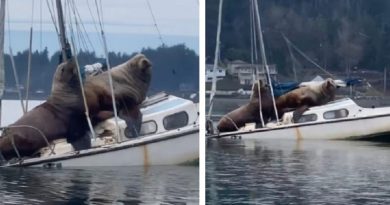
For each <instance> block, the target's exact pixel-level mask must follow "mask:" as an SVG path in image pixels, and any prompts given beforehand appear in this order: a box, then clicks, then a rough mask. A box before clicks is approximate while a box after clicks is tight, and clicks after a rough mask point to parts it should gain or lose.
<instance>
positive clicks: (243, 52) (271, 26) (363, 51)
mask: <svg viewBox="0 0 390 205" xmlns="http://www.w3.org/2000/svg"><path fill="white" fill-rule="evenodd" d="M218 3H219V1H218V0H207V1H206V43H207V45H206V56H207V58H206V59H207V61H208V62H209V63H211V62H212V60H213V58H214V49H215V39H216V36H215V35H216V30H217V17H218ZM259 6H260V15H261V18H262V27H263V34H264V40H265V46H266V52H267V58H268V60H269V63H273V64H277V66H278V69H279V72H281V73H289V72H290V73H291V67H292V60H291V57H290V54H289V51H288V48H287V44H286V42H285V41H284V40H283V37H282V35H281V34H282V33H284V34H285V35H286V36H287V37H288V38H289V39H290V40H291V41H292V42H293V43H294V44H295V45H297V46H298V47H299V48H300V49H301V50H302V51H304V52H305V53H306V54H307V55H309V56H310V57H311V58H312V59H314V60H315V61H316V62H317V63H319V64H320V65H321V66H323V67H326V68H327V69H330V70H331V71H344V70H345V69H346V68H347V67H349V68H351V67H355V66H357V67H358V68H365V69H371V70H383V68H384V67H385V66H388V65H389V63H390V52H388V51H389V50H390V1H387V0H370V1H367V0H339V1H334V0H294V1H286V0H267V1H259ZM249 9H250V8H249V0H243V1H237V0H225V1H224V6H223V11H222V12H223V15H222V28H221V29H222V32H221V59H229V60H235V59H242V60H246V61H250V55H251V54H250V47H251V45H250V44H251V42H250V26H249V25H250V16H249ZM294 55H295V56H296V57H297V59H298V61H299V63H300V66H301V68H304V67H313V65H311V64H310V63H308V62H307V61H305V60H304V59H303V58H301V57H299V54H297V53H295V54H294Z"/></svg>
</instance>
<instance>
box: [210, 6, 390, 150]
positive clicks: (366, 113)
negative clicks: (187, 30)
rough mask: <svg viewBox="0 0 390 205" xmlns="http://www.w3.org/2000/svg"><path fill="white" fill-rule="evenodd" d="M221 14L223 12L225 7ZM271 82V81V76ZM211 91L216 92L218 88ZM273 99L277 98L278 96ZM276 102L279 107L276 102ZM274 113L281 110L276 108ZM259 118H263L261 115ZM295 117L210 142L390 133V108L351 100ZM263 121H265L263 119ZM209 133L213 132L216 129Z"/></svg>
mask: <svg viewBox="0 0 390 205" xmlns="http://www.w3.org/2000/svg"><path fill="white" fill-rule="evenodd" d="M221 2H222V0H221ZM251 2H252V6H253V8H254V10H253V13H254V14H255V15H257V16H256V18H257V24H258V27H257V28H258V29H259V31H258V35H259V42H260V49H261V55H262V60H263V63H264V65H266V66H265V67H266V68H267V63H266V57H265V49H264V43H263V42H262V31H261V23H260V16H259V10H258V5H257V1H256V0H252V1H251ZM219 12H221V7H220V11H219ZM219 24H220V21H219ZM217 44H218V42H217ZM217 46H218V45H217ZM268 82H269V83H270V82H271V79H270V78H269V76H268ZM272 87H273V86H270V88H271V89H270V90H271V93H272V94H273V90H272ZM258 90H260V89H258ZM211 92H215V89H214V90H212V91H211ZM272 97H273V99H275V98H274V96H272ZM273 103H274V106H275V101H274V102H273ZM274 110H277V109H276V108H275V109H274ZM210 113H211V111H210V112H209V117H210V116H211V115H210ZM275 116H278V114H277V113H275ZM259 117H260V118H261V119H262V115H261V112H260V116H259ZM292 118H293V112H286V113H284V115H283V117H282V118H281V119H276V121H275V122H271V123H268V124H263V125H262V126H261V127H260V128H259V127H258V126H257V125H256V123H251V122H249V123H247V124H245V126H243V127H241V128H238V129H237V130H236V131H230V132H221V133H218V132H214V133H210V134H208V135H207V136H206V137H207V139H210V140H218V139H220V138H232V139H234V140H240V141H243V142H247V141H249V142H251V141H253V140H259V139H277V140H279V139H293V140H302V139H332V140H333V139H372V138H376V137H379V136H386V135H389V134H390V126H389V123H388V122H389V120H390V107H382V108H375V107H372V108H363V107H360V106H358V105H357V104H356V103H355V102H354V101H353V100H351V99H349V98H344V99H339V100H336V101H332V102H329V103H327V104H325V105H322V106H316V107H311V108H309V109H308V110H307V111H305V112H304V113H303V115H302V117H301V118H300V119H299V121H297V122H293V120H292ZM262 122H264V121H263V120H262ZM209 124H210V123H209ZM209 130H211V131H212V130H213V129H209Z"/></svg>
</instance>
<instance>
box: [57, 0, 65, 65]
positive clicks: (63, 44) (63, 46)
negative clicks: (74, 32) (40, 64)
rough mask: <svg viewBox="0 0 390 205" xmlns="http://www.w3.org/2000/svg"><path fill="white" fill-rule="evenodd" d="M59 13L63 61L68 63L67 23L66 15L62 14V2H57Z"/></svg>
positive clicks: (58, 0) (59, 0)
mask: <svg viewBox="0 0 390 205" xmlns="http://www.w3.org/2000/svg"><path fill="white" fill-rule="evenodd" d="M56 6H57V12H58V27H60V36H59V37H60V42H61V50H62V61H66V60H67V57H66V42H67V41H66V36H65V23H64V14H63V12H62V4H61V0H56Z"/></svg>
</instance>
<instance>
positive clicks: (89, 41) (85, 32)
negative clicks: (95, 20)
mask: <svg viewBox="0 0 390 205" xmlns="http://www.w3.org/2000/svg"><path fill="white" fill-rule="evenodd" d="M87 2H88V1H87ZM72 6H73V9H74V11H75V15H76V16H77V18H78V19H79V22H80V23H79V24H80V25H81V29H80V30H81V32H82V33H81V34H82V36H83V39H84V42H85V44H86V45H87V41H88V43H89V45H90V46H91V49H92V50H95V48H94V46H93V43H92V41H91V39H90V37H89V35H88V32H87V30H86V29H85V26H84V23H83V20H82V18H81V16H80V12H79V11H78V9H77V7H76V4H75V2H74V0H73V1H72ZM84 34H85V37H84ZM85 39H86V40H87V41H86V40H85Z"/></svg>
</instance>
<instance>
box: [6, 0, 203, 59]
mask: <svg viewBox="0 0 390 205" xmlns="http://www.w3.org/2000/svg"><path fill="white" fill-rule="evenodd" d="M65 2H70V1H69V0H67V1H63V8H64V16H65V21H66V27H67V28H66V30H67V32H68V38H69V37H70V31H71V28H70V26H69V22H70V21H73V23H72V24H71V25H72V29H73V31H74V33H75V41H76V47H78V48H79V49H80V48H81V49H83V50H85V49H88V50H91V51H92V50H93V51H95V52H96V53H97V54H98V55H100V56H101V55H103V53H104V50H103V43H102V41H101V35H100V25H99V23H98V15H97V14H98V12H97V10H96V5H95V0H73V2H75V6H76V8H77V11H78V13H79V14H78V15H80V19H81V21H82V25H83V26H84V28H85V31H86V32H84V29H83V28H82V26H80V29H79V30H81V31H82V32H79V33H83V36H84V38H82V37H79V35H78V34H77V32H76V30H77V28H76V26H75V25H76V23H75V21H74V14H73V11H72V10H71V9H69V8H71V7H72V5H70V4H69V3H65ZM97 2H101V3H102V7H101V8H102V10H103V12H102V13H101V14H102V15H101V16H103V27H104V29H103V30H104V33H105V35H106V41H107V47H108V50H109V51H115V52H125V53H133V52H138V51H140V50H141V49H142V48H147V47H150V48H156V47H158V46H160V45H161V44H162V42H164V43H165V44H166V45H168V46H170V45H175V44H183V43H184V44H185V45H186V46H187V47H189V48H191V49H193V50H195V51H196V52H197V53H199V48H198V45H199V43H198V34H199V30H198V25H199V19H198V15H199V5H198V0H163V1H162V0H97ZM148 2H149V3H150V7H151V10H152V12H153V15H152V13H151V11H150V9H149V6H148ZM48 4H49V5H50V8H51V11H52V12H56V11H54V9H53V8H55V0H17V1H15V0H8V1H7V8H6V13H7V14H6V22H5V52H6V53H9V47H10V46H11V48H12V50H13V53H14V54H15V53H16V52H18V51H21V50H25V49H27V48H28V47H29V32H30V27H31V25H32V26H33V31H34V32H33V46H32V47H33V50H41V49H44V48H45V47H48V49H49V53H50V54H52V53H53V52H55V51H56V50H58V49H59V41H58V37H57V33H56V30H55V26H54V23H53V21H52V18H51V15H50V10H49V6H48ZM88 5H89V7H88ZM90 10H91V11H90ZM153 16H154V17H155V20H156V24H157V28H156V26H155V24H154V20H153ZM56 21H57V19H56ZM159 32H160V34H161V37H162V40H160V38H159ZM86 36H88V38H86ZM82 39H85V43H82ZM88 39H89V40H88Z"/></svg>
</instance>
